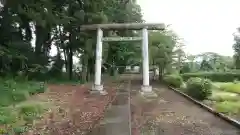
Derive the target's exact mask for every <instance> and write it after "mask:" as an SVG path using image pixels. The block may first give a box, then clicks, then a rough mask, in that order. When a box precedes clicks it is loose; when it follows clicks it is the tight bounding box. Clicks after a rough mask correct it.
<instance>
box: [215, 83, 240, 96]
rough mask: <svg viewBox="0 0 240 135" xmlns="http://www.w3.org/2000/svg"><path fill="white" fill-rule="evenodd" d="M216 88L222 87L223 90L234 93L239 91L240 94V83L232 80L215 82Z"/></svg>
mask: <svg viewBox="0 0 240 135" xmlns="http://www.w3.org/2000/svg"><path fill="white" fill-rule="evenodd" d="M214 86H215V89H220V90H222V91H227V92H233V93H237V94H240V83H239V82H237V83H232V82H228V83H219V82H215V83H214Z"/></svg>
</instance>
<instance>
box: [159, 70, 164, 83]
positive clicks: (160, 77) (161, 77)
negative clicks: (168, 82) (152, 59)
mask: <svg viewBox="0 0 240 135" xmlns="http://www.w3.org/2000/svg"><path fill="white" fill-rule="evenodd" d="M158 68H159V75H158V79H159V81H162V79H163V71H164V69H163V68H162V67H161V66H158Z"/></svg>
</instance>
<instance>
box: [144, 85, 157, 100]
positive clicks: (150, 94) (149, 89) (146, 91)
mask: <svg viewBox="0 0 240 135" xmlns="http://www.w3.org/2000/svg"><path fill="white" fill-rule="evenodd" d="M141 90H142V91H141V95H143V96H144V97H147V98H155V97H157V94H156V93H155V92H153V91H152V86H150V85H148V86H144V85H143V86H142V87H141Z"/></svg>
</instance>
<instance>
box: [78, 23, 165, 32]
mask: <svg viewBox="0 0 240 135" xmlns="http://www.w3.org/2000/svg"><path fill="white" fill-rule="evenodd" d="M98 28H101V29H103V30H104V29H107V30H117V29H128V30H141V29H143V28H147V29H148V30H164V29H165V28H166V26H165V24H163V23H110V24H90V25H82V26H81V28H80V29H81V30H82V31H84V30H97V29H98Z"/></svg>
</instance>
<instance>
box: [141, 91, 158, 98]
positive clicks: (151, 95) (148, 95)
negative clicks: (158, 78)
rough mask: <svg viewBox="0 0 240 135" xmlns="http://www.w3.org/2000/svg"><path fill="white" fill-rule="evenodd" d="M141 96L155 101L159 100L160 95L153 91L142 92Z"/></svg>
mask: <svg viewBox="0 0 240 135" xmlns="http://www.w3.org/2000/svg"><path fill="white" fill-rule="evenodd" d="M141 95H142V96H143V97H145V98H151V99H153V98H154V99H155V98H157V97H158V95H157V94H156V93H155V92H153V91H151V92H143V91H142V92H141Z"/></svg>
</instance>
